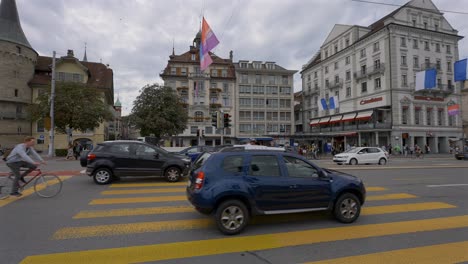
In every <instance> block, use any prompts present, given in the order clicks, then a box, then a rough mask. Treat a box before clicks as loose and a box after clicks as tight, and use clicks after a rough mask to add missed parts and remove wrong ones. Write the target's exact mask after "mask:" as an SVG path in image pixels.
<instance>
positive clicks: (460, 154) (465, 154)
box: [455, 146, 468, 160]
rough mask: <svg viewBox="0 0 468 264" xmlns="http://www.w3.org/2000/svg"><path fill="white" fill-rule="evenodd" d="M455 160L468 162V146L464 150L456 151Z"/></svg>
mask: <svg viewBox="0 0 468 264" xmlns="http://www.w3.org/2000/svg"><path fill="white" fill-rule="evenodd" d="M455 158H456V159H457V160H464V159H465V160H468V146H465V147H464V148H463V150H458V151H455Z"/></svg>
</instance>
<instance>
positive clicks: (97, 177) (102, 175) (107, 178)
mask: <svg viewBox="0 0 468 264" xmlns="http://www.w3.org/2000/svg"><path fill="white" fill-rule="evenodd" d="M93 179H94V182H95V183H97V184H99V185H104V184H109V183H110V182H111V181H112V172H111V171H110V170H109V169H107V168H99V169H97V170H96V171H95V172H94V175H93Z"/></svg>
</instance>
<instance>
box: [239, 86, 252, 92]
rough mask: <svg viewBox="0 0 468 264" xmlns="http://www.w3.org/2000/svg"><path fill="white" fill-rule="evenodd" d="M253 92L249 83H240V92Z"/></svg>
mask: <svg viewBox="0 0 468 264" xmlns="http://www.w3.org/2000/svg"><path fill="white" fill-rule="evenodd" d="M251 92H252V88H251V87H250V86H249V85H239V93H240V94H250V93H251Z"/></svg>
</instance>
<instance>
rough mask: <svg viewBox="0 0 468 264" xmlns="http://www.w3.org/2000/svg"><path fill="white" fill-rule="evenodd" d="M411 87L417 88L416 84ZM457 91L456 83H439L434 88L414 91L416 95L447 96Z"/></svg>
mask: <svg viewBox="0 0 468 264" xmlns="http://www.w3.org/2000/svg"><path fill="white" fill-rule="evenodd" d="M411 88H412V89H415V84H414V83H412V84H411ZM454 92H455V86H454V85H452V84H451V85H448V84H441V83H438V84H437V85H436V87H435V88H432V89H422V90H418V91H416V90H415V91H414V94H415V95H424V96H426V95H434V96H443V97H446V96H448V95H450V94H452V93H454Z"/></svg>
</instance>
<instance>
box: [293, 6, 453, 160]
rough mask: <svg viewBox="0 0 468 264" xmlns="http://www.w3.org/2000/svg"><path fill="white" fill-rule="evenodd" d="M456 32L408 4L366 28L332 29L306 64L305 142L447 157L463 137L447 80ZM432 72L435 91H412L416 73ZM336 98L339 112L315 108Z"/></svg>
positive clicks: (430, 9)
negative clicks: (451, 109) (428, 151)
mask: <svg viewBox="0 0 468 264" xmlns="http://www.w3.org/2000/svg"><path fill="white" fill-rule="evenodd" d="M461 38H462V37H461V36H459V35H458V31H457V30H455V29H454V28H453V27H452V26H451V25H450V24H449V22H448V21H447V20H446V19H445V18H444V16H443V14H442V13H441V12H440V11H439V10H438V9H437V7H436V6H435V5H434V4H433V3H432V2H431V1H430V0H425V1H422V0H412V1H410V2H408V3H407V4H405V5H404V6H402V7H400V8H398V9H397V10H395V11H394V12H392V13H390V14H389V15H387V16H385V17H383V18H382V19H380V20H378V21H377V22H375V23H373V24H372V25H370V26H368V27H362V26H356V25H335V27H334V28H333V30H332V31H331V32H330V34H329V35H328V37H327V39H326V40H325V41H324V43H323V45H322V46H321V48H320V51H319V52H317V54H316V55H315V56H313V57H312V59H311V60H310V61H309V62H308V63H307V64H306V65H304V67H303V69H302V72H301V77H302V88H303V96H304V99H303V109H304V111H303V116H304V120H303V122H304V123H306V122H309V124H310V126H308V127H307V126H304V132H305V134H306V135H307V136H308V137H307V138H308V139H309V140H311V141H317V142H318V143H319V144H320V145H322V146H323V144H324V143H332V144H333V145H334V146H335V148H337V149H342V150H344V149H345V148H346V147H347V146H353V145H357V146H360V145H368V146H390V145H391V146H393V147H395V146H399V147H400V148H402V147H403V146H409V147H411V148H414V147H415V145H418V146H419V147H421V148H422V149H423V150H424V146H426V145H427V146H429V147H430V149H431V152H432V153H447V152H449V148H450V144H451V142H452V141H454V140H456V139H458V138H460V137H461V136H462V121H461V118H460V116H459V115H455V116H450V115H448V112H447V106H449V105H451V104H456V103H460V102H461V93H460V90H461V89H460V88H461V87H458V86H456V85H455V83H454V81H453V63H454V62H455V61H457V60H458V41H459V40H460V39H461ZM428 68H436V69H437V86H436V88H434V89H431V90H420V91H415V84H414V83H415V75H416V73H417V72H419V71H422V70H425V69H428ZM331 96H338V98H339V107H338V108H336V109H332V110H330V109H326V110H323V111H321V110H320V109H319V103H320V100H321V99H322V98H324V99H326V100H327V101H328V98H329V97H331Z"/></svg>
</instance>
